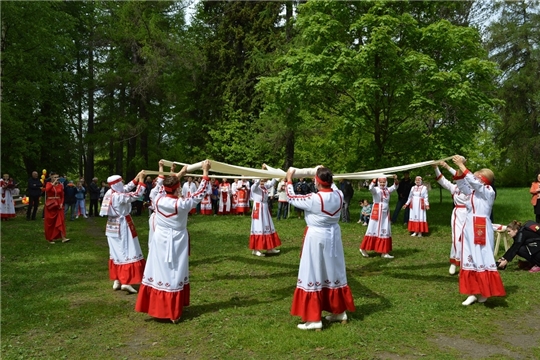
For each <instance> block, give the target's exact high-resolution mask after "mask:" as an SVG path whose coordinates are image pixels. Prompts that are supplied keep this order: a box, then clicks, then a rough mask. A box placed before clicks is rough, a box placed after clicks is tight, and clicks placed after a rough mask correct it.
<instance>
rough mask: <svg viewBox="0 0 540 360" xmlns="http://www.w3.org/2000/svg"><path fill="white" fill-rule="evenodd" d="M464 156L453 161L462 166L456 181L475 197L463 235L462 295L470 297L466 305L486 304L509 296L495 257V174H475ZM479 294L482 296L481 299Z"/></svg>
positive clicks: (468, 205) (463, 189)
mask: <svg viewBox="0 0 540 360" xmlns="http://www.w3.org/2000/svg"><path fill="white" fill-rule="evenodd" d="M463 159H464V158H463V157H462V156H460V155H455V156H454V157H453V158H452V161H453V162H454V163H455V164H456V165H457V166H458V167H459V170H458V171H457V173H456V175H455V176H454V179H455V180H456V184H457V186H458V188H459V190H460V191H461V192H463V193H465V194H468V195H471V201H470V202H469V203H468V204H467V220H466V221H465V230H464V232H463V248H462V251H461V269H460V272H459V292H460V293H462V294H466V295H469V297H467V299H466V300H465V301H463V303H462V304H463V305H465V306H467V305H471V304H472V303H474V302H476V301H478V302H479V303H483V302H485V301H486V300H487V299H488V298H489V297H491V296H505V295H506V292H505V290H504V286H503V283H502V280H501V277H500V275H499V273H498V272H497V265H496V263H495V257H494V255H493V244H494V243H493V240H494V239H493V237H494V236H493V225H492V223H491V219H490V214H491V209H492V207H493V201H494V200H495V190H494V189H493V187H492V186H491V183H492V182H493V178H494V176H493V171H491V170H489V169H481V170H479V171H477V172H475V173H474V175H473V174H471V172H470V171H469V170H468V169H467V168H466V167H465V164H464V161H463ZM477 295H478V297H477Z"/></svg>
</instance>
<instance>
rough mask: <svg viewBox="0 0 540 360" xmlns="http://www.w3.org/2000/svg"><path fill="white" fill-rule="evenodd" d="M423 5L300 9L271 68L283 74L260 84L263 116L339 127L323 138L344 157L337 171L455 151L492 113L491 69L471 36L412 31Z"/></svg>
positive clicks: (432, 28)
mask: <svg viewBox="0 0 540 360" xmlns="http://www.w3.org/2000/svg"><path fill="white" fill-rule="evenodd" d="M422 5H423V4H420V8H418V9H415V6H416V4H415V3H409V5H408V7H407V8H404V7H403V4H401V3H398V4H395V3H392V2H333V1H311V2H308V3H307V4H305V5H304V6H302V7H301V8H300V12H299V16H298V19H297V24H298V32H299V35H298V39H297V40H298V41H297V44H296V45H295V46H294V47H293V48H292V49H291V50H290V51H289V52H288V53H287V54H286V55H284V56H282V57H281V58H280V59H279V60H278V61H279V62H280V63H281V64H282V66H283V70H282V71H281V72H280V73H279V74H278V75H277V76H274V77H266V78H264V79H262V81H261V87H262V89H263V91H266V92H268V93H269V94H270V95H271V97H268V98H269V99H271V100H270V101H269V104H268V107H267V110H268V111H270V112H274V113H280V112H281V113H283V112H285V111H286V109H292V111H294V112H295V114H297V115H298V116H300V114H303V115H302V116H303V119H304V121H310V120H306V119H307V118H318V119H321V121H322V122H321V124H320V126H321V127H322V128H325V123H326V121H327V119H329V118H332V117H337V118H338V119H339V123H341V124H342V126H341V127H338V128H337V129H336V127H332V129H333V131H336V130H338V131H341V135H342V136H344V137H345V138H346V141H345V142H343V143H342V144H341V145H342V148H343V149H344V151H345V150H346V152H347V156H350V157H351V158H349V161H348V163H347V166H348V167H350V168H347V169H343V170H349V171H351V170H358V169H360V168H366V167H373V166H375V167H380V165H390V164H395V163H396V162H400V163H407V162H414V160H415V159H419V158H424V159H425V158H431V157H435V158H436V157H438V156H441V155H442V154H445V153H446V154H447V153H453V152H456V151H458V150H460V149H461V148H462V147H463V145H464V144H467V143H468V142H470V141H473V136H474V132H475V130H476V129H477V126H478V125H479V124H480V122H481V121H482V120H484V119H485V118H486V117H490V116H491V114H490V113H491V110H492V109H493V107H494V106H495V105H496V104H497V102H496V100H495V99H494V97H493V95H492V94H491V93H490V90H492V89H493V88H494V87H493V85H494V83H493V80H494V77H495V75H496V74H497V69H496V65H495V64H494V63H492V62H490V61H487V59H486V53H485V51H484V50H483V48H482V46H481V42H480V38H479V34H478V32H477V31H476V30H475V29H472V28H469V27H464V26H457V25H453V24H452V23H451V22H449V21H447V20H438V21H436V22H433V23H427V24H422V23H420V22H419V21H417V20H416V19H415V16H413V14H415V13H419V12H421V11H423V10H424V7H423V6H422ZM326 128H328V127H326ZM323 131H324V129H323ZM331 138H332V137H331ZM353 139H361V140H360V141H354V140H353ZM362 139H363V140H362ZM351 140H352V141H351Z"/></svg>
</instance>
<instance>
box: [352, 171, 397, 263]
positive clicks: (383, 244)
mask: <svg viewBox="0 0 540 360" xmlns="http://www.w3.org/2000/svg"><path fill="white" fill-rule="evenodd" d="M395 190H397V186H396V185H392V186H390V187H386V186H385V187H384V188H382V187H379V186H375V184H374V183H373V182H370V183H369V191H370V192H371V195H372V196H373V206H372V207H371V215H370V218H369V224H368V227H367V229H366V234H365V235H364V238H363V239H362V243H361V244H360V249H363V250H367V251H369V250H374V251H376V252H378V253H381V254H387V253H389V252H390V251H392V229H391V227H390V211H389V208H388V204H389V202H390V194H392V193H393V192H394V191H395Z"/></svg>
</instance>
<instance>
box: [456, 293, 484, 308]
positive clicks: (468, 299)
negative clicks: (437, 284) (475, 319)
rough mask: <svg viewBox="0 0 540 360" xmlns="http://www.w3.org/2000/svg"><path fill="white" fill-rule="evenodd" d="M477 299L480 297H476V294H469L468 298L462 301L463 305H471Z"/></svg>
mask: <svg viewBox="0 0 540 360" xmlns="http://www.w3.org/2000/svg"><path fill="white" fill-rule="evenodd" d="M476 300H478V299H477V298H476V296H474V295H471V296H469V297H468V298H467V299H465V301H464V302H462V303H461V305H465V306H469V305H471V304H473V303H474V302H475V301H476ZM484 301H485V300H484Z"/></svg>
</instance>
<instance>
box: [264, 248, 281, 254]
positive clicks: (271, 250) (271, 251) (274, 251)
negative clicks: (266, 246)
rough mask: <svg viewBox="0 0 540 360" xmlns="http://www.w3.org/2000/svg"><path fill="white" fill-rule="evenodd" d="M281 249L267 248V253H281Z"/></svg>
mask: <svg viewBox="0 0 540 360" xmlns="http://www.w3.org/2000/svg"><path fill="white" fill-rule="evenodd" d="M280 251H281V250H278V249H270V250H266V253H267V254H279V253H280Z"/></svg>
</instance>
